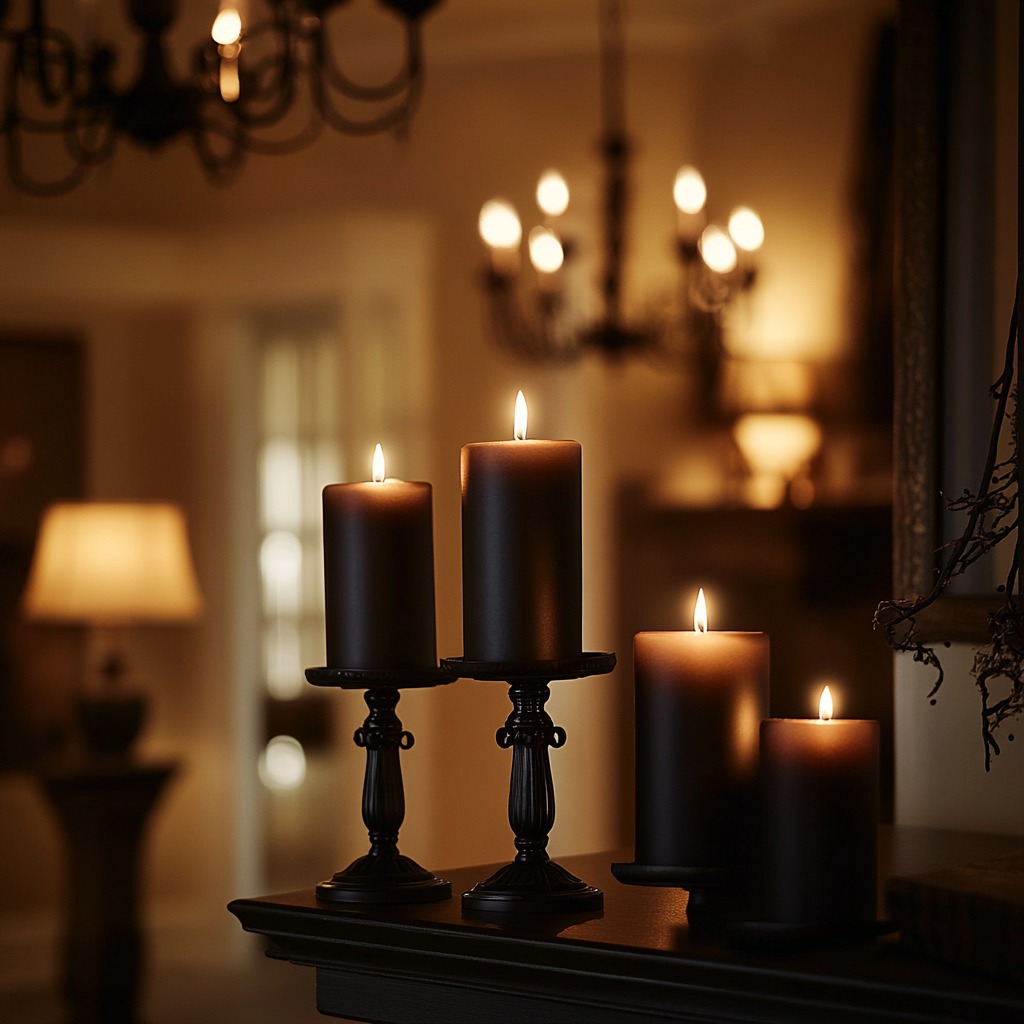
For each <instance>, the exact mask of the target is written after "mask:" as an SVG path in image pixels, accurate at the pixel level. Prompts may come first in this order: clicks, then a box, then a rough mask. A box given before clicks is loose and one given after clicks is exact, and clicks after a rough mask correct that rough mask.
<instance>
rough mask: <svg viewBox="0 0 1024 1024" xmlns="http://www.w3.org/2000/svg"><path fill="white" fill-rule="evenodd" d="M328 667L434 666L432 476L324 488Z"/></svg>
mask: <svg viewBox="0 0 1024 1024" xmlns="http://www.w3.org/2000/svg"><path fill="white" fill-rule="evenodd" d="M323 517H324V524H323V526H324V597H325V603H326V620H327V666H328V667H329V668H344V669H413V670H415V669H436V668H437V640H436V623H435V612H434V534H433V508H432V489H431V486H430V484H429V483H423V482H419V481H408V480H394V479H386V478H385V476H384V458H383V452H382V451H381V447H380V445H377V449H376V451H375V453H374V467H373V480H372V481H367V482H363V483H345V484H328V486H326V487H325V488H324V490H323Z"/></svg>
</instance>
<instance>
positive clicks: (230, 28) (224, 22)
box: [210, 7, 242, 46]
mask: <svg viewBox="0 0 1024 1024" xmlns="http://www.w3.org/2000/svg"><path fill="white" fill-rule="evenodd" d="M210 35H212V36H213V41H214V42H215V43H216V44H217V45H218V46H230V45H231V44H232V43H237V42H238V40H239V39H240V38H241V36H242V16H241V15H240V14H239V13H238V11H236V10H235V9H234V8H233V7H222V8H221V9H220V10H219V11H218V12H217V17H216V18H214V20H213V29H212V31H211V32H210Z"/></svg>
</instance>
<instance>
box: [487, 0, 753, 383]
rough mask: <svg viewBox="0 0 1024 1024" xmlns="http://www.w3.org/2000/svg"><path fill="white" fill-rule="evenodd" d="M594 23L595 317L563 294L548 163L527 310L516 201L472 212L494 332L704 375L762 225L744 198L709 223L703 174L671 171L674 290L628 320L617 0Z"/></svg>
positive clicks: (543, 354)
mask: <svg viewBox="0 0 1024 1024" xmlns="http://www.w3.org/2000/svg"><path fill="white" fill-rule="evenodd" d="M600 28H601V125H602V133H601V140H600V152H601V157H602V161H603V169H604V193H603V219H604V239H603V241H604V250H603V253H602V259H603V265H602V269H601V274H600V282H599V309H598V314H597V316H596V317H593V318H590V319H582V322H581V317H580V315H579V313H578V311H577V310H574V309H572V308H571V304H570V302H569V301H568V296H567V294H566V291H567V290H566V288H565V276H566V270H567V268H568V267H569V266H570V265H571V263H572V262H573V260H574V259H575V257H576V255H577V250H578V246H577V244H576V242H575V240H574V239H572V238H569V237H566V236H565V235H564V234H563V233H562V232H561V231H560V230H559V218H560V217H561V216H562V214H563V213H564V212H565V211H566V209H567V208H568V205H569V188H568V185H567V184H566V182H565V179H564V178H563V177H562V176H561V174H559V173H558V172H557V171H554V170H549V171H546V172H545V173H544V174H543V175H542V176H541V178H540V181H539V183H538V185H537V192H536V198H537V205H538V207H539V209H540V213H541V215H542V222H541V223H540V224H539V225H537V226H536V227H534V228H533V229H532V230H531V231H530V233H529V235H528V237H527V243H526V251H527V255H528V258H529V263H530V265H531V266H532V268H533V271H534V283H535V288H534V294H533V296H532V308H530V307H529V306H527V307H524V304H523V301H522V300H521V299H520V295H519V286H520V282H521V274H520V271H521V269H522V267H521V264H522V258H521V254H520V250H521V247H522V239H523V228H522V222H521V220H520V218H519V215H518V213H517V212H516V209H515V207H514V206H513V205H512V204H511V203H510V202H508V201H507V200H503V199H492V200H489V201H488V202H486V203H485V204H484V205H483V207H482V209H481V211H480V220H479V230H480V236H481V238H482V239H483V241H484V243H485V244H486V246H487V249H488V254H489V264H488V268H487V271H486V274H485V282H486V292H487V301H488V308H489V313H490V318H491V321H492V325H493V331H494V334H495V335H496V337H497V339H498V341H499V342H500V343H501V344H502V345H504V346H505V347H507V348H509V349H511V350H512V351H513V352H515V353H518V354H520V355H523V356H526V357H530V358H534V359H538V360H555V361H557V360H570V359H575V358H577V357H579V356H581V355H583V354H585V353H587V352H594V351H596V352H601V353H603V354H605V355H607V356H613V357H616V356H622V355H626V354H633V353H650V354H666V355H673V356H689V357H691V358H694V359H696V360H704V361H705V362H706V363H707V364H708V373H709V374H713V373H714V370H713V368H712V365H713V364H717V362H718V356H719V350H720V346H721V332H722V315H723V313H724V311H725V309H726V308H727V307H728V306H729V305H730V303H732V302H733V301H734V300H735V299H736V298H737V297H738V296H739V295H740V294H742V293H743V292H746V291H748V290H749V289H750V288H751V287H752V286H753V284H754V281H755V278H756V267H755V265H754V261H753V259H754V258H753V253H754V252H756V250H758V249H759V248H760V247H761V245H762V243H763V242H764V227H763V226H762V223H761V219H760V217H759V216H758V215H757V214H756V213H755V212H754V211H753V210H752V209H750V208H749V207H745V206H741V207H736V208H735V209H734V210H733V211H732V213H731V215H730V217H729V220H728V226H727V227H725V228H723V227H720V226H718V225H716V224H711V223H708V220H707V188H706V186H705V183H704V179H703V177H702V176H701V174H700V172H699V171H697V170H696V168H694V167H690V166H686V167H682V168H680V170H679V171H678V173H677V174H676V178H675V183H674V187H673V198H674V201H675V205H676V210H677V227H676V253H677V256H678V263H679V270H680V276H681V282H680V286H679V287H678V289H676V291H675V293H674V294H673V296H671V297H670V298H669V299H668V300H667V301H661V302H660V303H658V304H657V305H656V306H655V308H653V309H652V310H650V311H649V312H647V313H646V315H645V316H644V317H643V318H642V319H640V320H636V319H632V318H630V317H628V316H627V312H626V309H625V304H624V295H623V259H624V256H625V249H626V245H625V243H626V225H625V219H626V213H627V203H628V198H629V193H630V180H629V159H630V141H629V136H628V135H627V133H626V126H625V99H624V91H625V81H624V77H625V76H624V66H625V47H624V43H623V24H622V11H621V8H620V4H619V2H618V0H601V13H600Z"/></svg>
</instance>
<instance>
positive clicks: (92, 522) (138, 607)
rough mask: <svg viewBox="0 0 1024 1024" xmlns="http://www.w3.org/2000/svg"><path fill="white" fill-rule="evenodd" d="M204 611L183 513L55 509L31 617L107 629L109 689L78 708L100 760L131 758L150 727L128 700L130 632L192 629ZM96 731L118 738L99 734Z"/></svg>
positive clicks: (42, 535) (35, 574) (38, 566)
mask: <svg viewBox="0 0 1024 1024" xmlns="http://www.w3.org/2000/svg"><path fill="white" fill-rule="evenodd" d="M201 607H202V598H201V596H200V593H199V586H198V584H197V582H196V575H195V569H194V567H193V564H192V554H191V551H190V549H189V543H188V533H187V528H186V524H185V516H184V513H183V512H182V510H181V509H180V508H179V507H178V506H176V505H172V504H168V503H135V502H82V503H78V502H67V503H59V504H56V505H51V506H50V507H49V508H48V509H47V510H46V512H45V514H44V516H43V520H42V523H41V525H40V528H39V537H38V540H37V542H36V550H35V554H34V556H33V560H32V567H31V570H30V571H29V578H28V583H27V585H26V588H25V594H24V596H23V598H22V609H23V611H24V614H25V616H26V617H27V618H29V619H32V620H37V621H41V622H54V623H68V624H83V625H88V626H92V627H94V628H96V629H97V630H99V631H100V635H101V642H102V645H103V651H102V655H101V662H100V674H101V677H102V679H103V683H104V685H103V689H102V691H101V693H99V694H97V695H89V696H85V695H83V697H82V698H81V700H80V703H79V712H80V716H81V724H82V726H83V730H84V731H85V734H86V742H87V744H88V745H89V746H90V748H91V749H92V750H93V751H94V752H96V753H123V752H124V750H127V748H128V746H129V745H130V744H131V742H132V740H133V739H134V737H135V735H136V733H137V732H138V728H139V726H140V725H141V718H142V713H143V710H144V705H143V702H142V699H141V698H140V697H138V696H136V695H132V694H128V693H125V692H124V654H123V639H122V630H123V628H124V627H127V626H136V625H143V624H166V623H185V622H189V621H191V620H193V619H195V618H196V616H197V615H198V614H199V611H200V609H201ZM97 717H102V718H104V719H105V723H104V725H100V726H97V725H96V722H95V721H93V720H94V719H95V718H97ZM114 717H117V718H118V723H117V726H116V728H115V727H114V724H113V723H112V721H111V719H112V718H114ZM132 719H134V723H133V722H132V721H131V720H132ZM93 727H96V728H98V729H100V730H102V729H103V728H104V727H106V728H107V729H108V731H109V730H113V731H114V732H116V733H117V735H116V736H115V735H102V736H94V735H92V733H91V729H92V728H93Z"/></svg>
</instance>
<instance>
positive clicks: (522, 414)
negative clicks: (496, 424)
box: [512, 391, 526, 441]
mask: <svg viewBox="0 0 1024 1024" xmlns="http://www.w3.org/2000/svg"><path fill="white" fill-rule="evenodd" d="M512 436H513V437H514V438H515V439H516V440H517V441H525V440H526V399H525V398H524V397H523V393H522V391H519V392H517V393H516V413H515V419H514V421H513V433H512Z"/></svg>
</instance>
